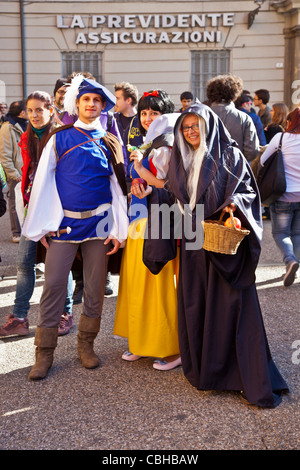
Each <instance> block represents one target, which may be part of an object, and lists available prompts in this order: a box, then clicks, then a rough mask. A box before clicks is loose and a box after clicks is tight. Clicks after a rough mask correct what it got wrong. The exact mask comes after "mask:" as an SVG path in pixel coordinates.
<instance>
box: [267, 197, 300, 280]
mask: <svg viewBox="0 0 300 470" xmlns="http://www.w3.org/2000/svg"><path fill="white" fill-rule="evenodd" d="M270 215H271V223H272V235H273V238H274V240H275V243H276V245H277V246H278V248H279V249H280V251H281V252H282V255H283V261H284V263H285V265H286V266H287V271H286V274H285V276H284V285H285V286H289V285H291V284H292V283H293V282H294V279H295V274H296V272H297V270H298V267H299V260H300V201H299V202H285V201H280V200H279V201H276V202H275V203H274V204H272V205H271V206H270Z"/></svg>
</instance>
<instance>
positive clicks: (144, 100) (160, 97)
mask: <svg viewBox="0 0 300 470" xmlns="http://www.w3.org/2000/svg"><path fill="white" fill-rule="evenodd" d="M143 109H153V110H154V111H158V112H159V113H161V114H167V113H174V111H175V105H174V103H173V101H172V100H171V98H170V96H169V95H168V94H167V93H166V92H165V91H164V90H151V91H149V92H147V93H144V95H143V96H142V97H141V98H140V100H139V103H138V107H137V116H138V123H139V129H140V132H141V134H142V135H146V131H145V129H144V128H143V126H142V125H141V121H140V114H141V111H143Z"/></svg>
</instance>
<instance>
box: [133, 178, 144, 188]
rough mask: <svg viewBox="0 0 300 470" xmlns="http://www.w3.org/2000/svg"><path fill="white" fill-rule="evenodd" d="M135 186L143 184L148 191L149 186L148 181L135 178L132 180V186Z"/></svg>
mask: <svg viewBox="0 0 300 470" xmlns="http://www.w3.org/2000/svg"><path fill="white" fill-rule="evenodd" d="M134 184H142V185H143V186H144V189H146V188H147V186H148V184H147V181H146V180H144V179H143V178H134V179H133V180H132V183H131V186H133V185H134Z"/></svg>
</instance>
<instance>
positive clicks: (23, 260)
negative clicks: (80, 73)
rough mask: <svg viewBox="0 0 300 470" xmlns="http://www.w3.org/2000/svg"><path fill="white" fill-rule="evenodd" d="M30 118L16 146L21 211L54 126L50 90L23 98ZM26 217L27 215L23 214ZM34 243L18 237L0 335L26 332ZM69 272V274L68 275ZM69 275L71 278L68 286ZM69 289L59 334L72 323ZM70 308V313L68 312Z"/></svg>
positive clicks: (34, 256)
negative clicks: (10, 304)
mask: <svg viewBox="0 0 300 470" xmlns="http://www.w3.org/2000/svg"><path fill="white" fill-rule="evenodd" d="M26 112H27V116H28V119H29V125H28V127H27V130H26V131H25V132H23V134H22V135H21V137H20V142H19V144H18V145H19V147H20V148H21V154H22V159H23V167H22V184H21V191H22V195H23V203H24V214H26V211H27V207H28V203H29V200H30V195H31V187H32V183H33V181H34V180H35V174H36V170H37V167H38V163H39V159H40V155H41V152H42V149H43V146H44V145H45V142H46V140H47V138H48V135H49V133H50V132H51V131H52V130H53V129H54V127H56V123H55V115H54V108H53V99H52V97H51V96H50V95H49V93H46V92H43V91H36V92H33V93H31V94H30V95H29V96H28V97H27V100H26ZM25 220H26V216H25ZM36 251H37V243H34V242H32V241H30V240H28V239H25V237H24V236H23V237H21V238H20V241H19V246H18V262H17V264H18V270H17V287H16V300H15V306H14V313H13V314H9V315H8V317H7V321H6V323H5V324H4V325H3V326H2V327H0V336H9V335H13V334H16V335H27V334H28V333H29V325H28V319H27V316H28V311H29V307H30V304H29V302H30V298H31V296H32V293H33V289H34V285H35V263H36ZM70 276H71V275H70ZM71 280H72V278H70V281H69V286H70V283H71ZM70 296H71V293H69V295H68V296H67V301H66V305H65V309H66V310H65V311H64V312H62V314H61V318H60V325H59V332H58V334H60V335H62V334H66V333H68V332H69V331H70V328H71V327H72V325H73V315H72V311H71V310H72V303H73V302H72V299H71V298H70ZM67 312H69V313H67Z"/></svg>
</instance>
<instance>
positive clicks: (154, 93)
mask: <svg viewBox="0 0 300 470" xmlns="http://www.w3.org/2000/svg"><path fill="white" fill-rule="evenodd" d="M146 96H156V97H157V98H159V94H158V91H157V90H153V91H151V93H148V92H147V91H145V93H144V94H143V96H142V99H143V98H146Z"/></svg>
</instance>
